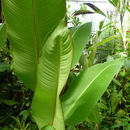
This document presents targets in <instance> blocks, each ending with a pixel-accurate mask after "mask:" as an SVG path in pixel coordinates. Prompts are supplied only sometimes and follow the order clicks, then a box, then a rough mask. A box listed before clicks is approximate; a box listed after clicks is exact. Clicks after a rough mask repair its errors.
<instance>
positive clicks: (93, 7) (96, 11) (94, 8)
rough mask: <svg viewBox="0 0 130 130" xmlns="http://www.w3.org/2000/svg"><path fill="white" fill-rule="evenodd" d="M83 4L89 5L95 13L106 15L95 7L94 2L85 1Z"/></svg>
mask: <svg viewBox="0 0 130 130" xmlns="http://www.w3.org/2000/svg"><path fill="white" fill-rule="evenodd" d="M85 4H86V5H87V6H89V7H90V8H91V9H93V10H94V11H95V13H98V14H101V15H103V16H105V17H106V15H105V14H104V13H103V12H102V11H101V10H100V9H99V8H98V7H96V6H95V5H94V4H92V3H85Z"/></svg>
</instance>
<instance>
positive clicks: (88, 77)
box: [62, 59, 123, 125]
mask: <svg viewBox="0 0 130 130" xmlns="http://www.w3.org/2000/svg"><path fill="white" fill-rule="evenodd" d="M122 64H123V61H122V60H121V59H119V60H115V61H110V62H106V63H103V64H98V65H95V66H92V67H90V68H88V69H87V70H85V71H83V72H82V73H81V74H80V75H79V76H78V77H77V78H75V80H74V81H73V82H72V83H71V86H69V89H68V90H67V92H66V93H65V95H63V97H62V106H63V110H64V118H65V121H66V123H67V124H71V125H76V124H78V123H80V122H81V121H84V120H85V118H86V117H87V116H88V115H89V114H90V112H91V110H92V109H93V108H94V106H95V105H96V103H97V101H98V100H99V99H100V98H101V96H102V94H103V93H104V92H105V90H106V89H107V87H108V85H109V84H110V82H111V80H112V79H113V77H114V75H115V74H116V73H117V72H118V71H119V69H120V68H121V66H122Z"/></svg>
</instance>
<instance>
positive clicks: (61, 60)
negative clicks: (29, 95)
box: [3, 0, 72, 130]
mask: <svg viewBox="0 0 130 130" xmlns="http://www.w3.org/2000/svg"><path fill="white" fill-rule="evenodd" d="M65 5H66V4H65V1H64V0H57V1H55V0H51V1H46V0H22V1H19V0H15V1H14V0H4V1H3V11H4V16H5V20H6V23H7V26H8V30H7V31H8V38H9V41H10V43H11V45H12V48H13V56H14V57H13V61H14V63H13V64H14V71H15V73H16V75H17V76H18V77H19V79H21V80H22V81H23V82H24V83H25V86H27V87H28V88H30V89H32V90H35V94H34V98H33V102H32V107H31V108H32V115H33V117H34V119H35V121H36V123H37V124H38V127H39V129H41V128H42V127H45V126H46V125H51V126H53V127H54V128H55V129H59V130H60V129H64V120H63V116H62V109H61V104H60V99H59V95H60V92H61V90H62V88H63V86H64V84H65V82H66V80H67V77H68V75H69V71H70V68H71V64H72V63H71V62H72V41H71V37H70V34H69V32H68V30H67V28H66V27H65V25H64V21H63V19H64V16H65V11H66V8H65Z"/></svg>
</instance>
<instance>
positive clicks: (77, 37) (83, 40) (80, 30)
mask: <svg viewBox="0 0 130 130" xmlns="http://www.w3.org/2000/svg"><path fill="white" fill-rule="evenodd" d="M91 28H92V23H91V22H90V23H85V24H83V25H81V26H78V27H74V28H71V29H70V32H71V34H72V39H73V45H74V57H73V64H72V67H74V65H75V64H76V63H77V62H78V61H79V58H80V56H81V54H82V52H83V49H84V47H85V45H86V44H87V42H88V40H89V37H90V34H91Z"/></svg>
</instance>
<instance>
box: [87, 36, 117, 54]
mask: <svg viewBox="0 0 130 130" xmlns="http://www.w3.org/2000/svg"><path fill="white" fill-rule="evenodd" d="M116 37H117V35H114V36H110V37H108V38H105V39H103V40H102V41H101V42H99V43H98V44H97V47H99V46H101V45H103V44H105V43H107V42H109V41H111V40H113V39H114V38H116ZM93 48H94V46H91V47H89V48H88V49H87V52H89V51H91V50H93Z"/></svg>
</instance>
